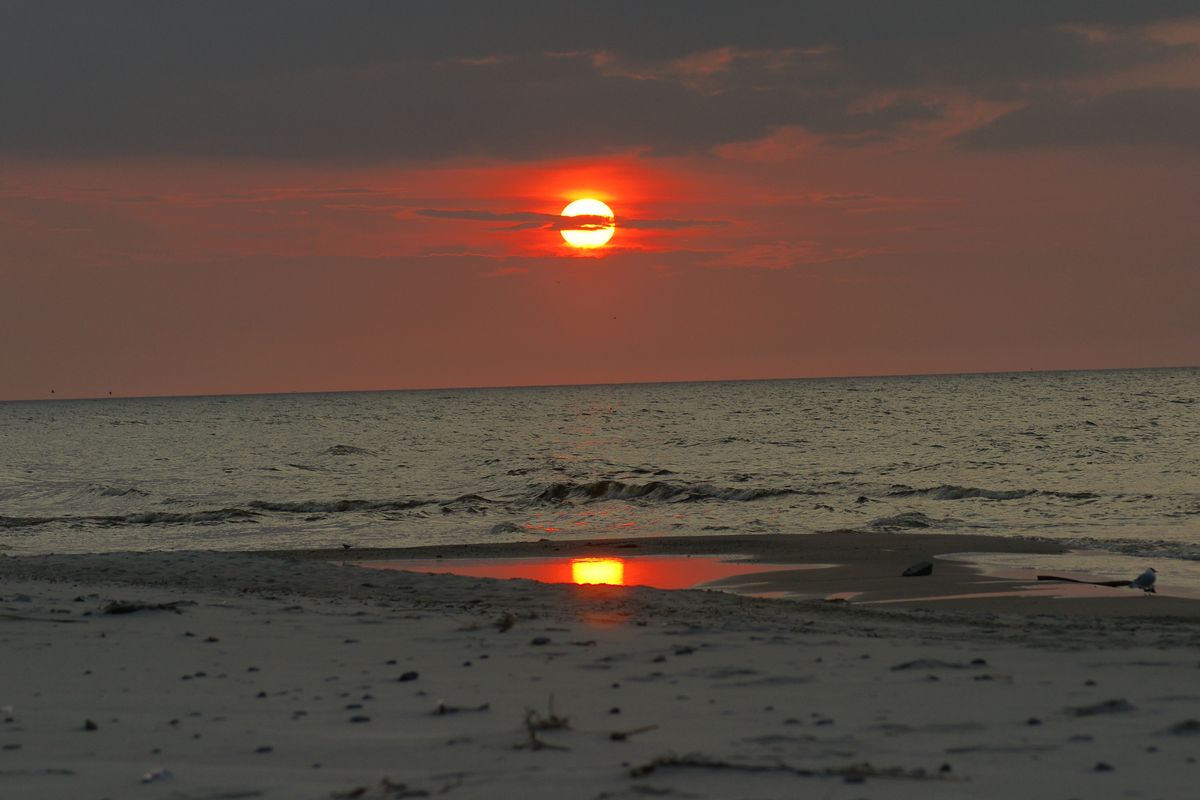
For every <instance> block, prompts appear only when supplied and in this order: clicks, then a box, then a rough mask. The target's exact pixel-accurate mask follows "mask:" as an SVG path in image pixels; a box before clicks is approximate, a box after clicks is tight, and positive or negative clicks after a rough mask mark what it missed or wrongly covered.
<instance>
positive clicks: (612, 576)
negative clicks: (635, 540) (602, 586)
mask: <svg viewBox="0 0 1200 800" xmlns="http://www.w3.org/2000/svg"><path fill="white" fill-rule="evenodd" d="M571 581H572V582H574V583H579V584H585V583H607V584H609V585H610V586H624V585H625V562H624V561H622V560H621V559H619V558H573V559H571Z"/></svg>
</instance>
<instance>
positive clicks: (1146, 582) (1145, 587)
mask: <svg viewBox="0 0 1200 800" xmlns="http://www.w3.org/2000/svg"><path fill="white" fill-rule="evenodd" d="M1156 580H1158V570H1156V569H1155V568H1154V567H1150V569H1148V570H1146V571H1145V572H1143V573H1142V574H1141V575H1138V576H1137V577H1136V578H1134V579H1133V582H1132V583H1130V584H1129V585H1130V586H1132V587H1133V588H1135V589H1141V590H1142V591H1143V592H1145V593H1146V594H1158V592H1156V591H1154V582H1155V581H1156Z"/></svg>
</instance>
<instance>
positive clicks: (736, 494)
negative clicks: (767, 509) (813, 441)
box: [532, 480, 798, 504]
mask: <svg viewBox="0 0 1200 800" xmlns="http://www.w3.org/2000/svg"><path fill="white" fill-rule="evenodd" d="M790 494H798V492H797V491H796V490H795V489H771V488H767V489H733V488H722V487H717V486H713V485H712V484H708V483H689V484H679V485H677V484H672V483H667V482H665V481H650V482H649V483H625V482H624V481H616V480H600V481H591V482H589V483H573V482H571V481H563V482H560V483H551V484H549V485H547V486H545V487H543V488H542V489H541V491H539V492H537V494H535V495H534V496H533V498H532V501H533V502H535V503H554V504H559V503H565V502H579V503H599V502H604V501H606V500H641V501H646V502H652V503H689V502H698V501H704V500H726V501H734V502H749V501H752V500H761V499H763V498H766V497H780V496H783V495H790Z"/></svg>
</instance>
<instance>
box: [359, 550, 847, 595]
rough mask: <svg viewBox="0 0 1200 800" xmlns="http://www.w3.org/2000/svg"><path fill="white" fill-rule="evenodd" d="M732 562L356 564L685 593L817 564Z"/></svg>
mask: <svg viewBox="0 0 1200 800" xmlns="http://www.w3.org/2000/svg"><path fill="white" fill-rule="evenodd" d="M730 558H736V556H725V557H722V556H630V557H626V558H616V557H611V556H609V557H601V556H592V557H587V558H572V557H563V556H550V557H545V556H535V557H529V558H476V559H470V558H466V559H457V558H439V559H432V560H430V559H421V560H416V559H413V560H403V561H359V562H349V563H355V564H357V566H360V567H366V568H368V569H399V570H407V571H409V572H434V573H437V572H449V573H452V574H455V575H466V576H470V577H477V578H499V579H501V580H506V579H511V578H525V579H528V580H535V581H540V582H542V583H571V584H576V585H585V586H586V585H592V586H595V585H597V584H611V585H615V586H652V587H654V588H656V589H690V588H692V587H694V586H700V585H704V584H709V583H711V582H712V581H718V580H722V579H729V578H734V577H737V576H740V575H752V574H756V573H763V572H775V571H777V570H808V569H816V568H819V567H821V566H828V565H818V564H755V563H749V562H746V561H734V560H726V559H730Z"/></svg>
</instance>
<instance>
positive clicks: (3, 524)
mask: <svg viewBox="0 0 1200 800" xmlns="http://www.w3.org/2000/svg"><path fill="white" fill-rule="evenodd" d="M257 516H258V514H255V513H254V512H253V511H247V510H246V509H244V508H221V509H217V510H215V511H193V512H189V513H178V512H170V511H144V512H141V513H137V514H92V515H80V516H65V517H0V528H32V527H36V526H38V525H48V524H50V523H53V522H60V523H66V524H85V525H97V526H100V527H118V526H121V525H182V524H187V523H217V522H245V521H249V520H252V519H254V518H255V517H257Z"/></svg>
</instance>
